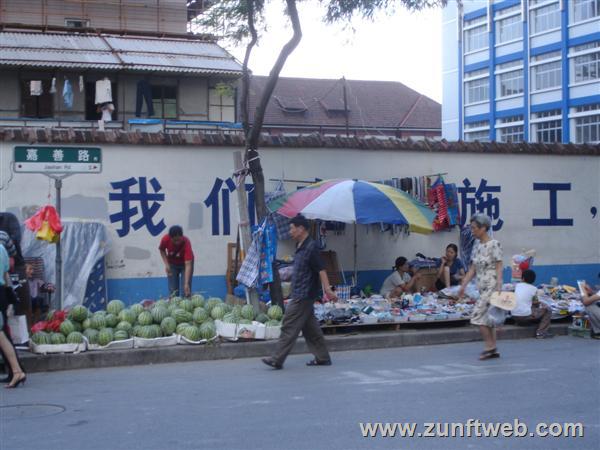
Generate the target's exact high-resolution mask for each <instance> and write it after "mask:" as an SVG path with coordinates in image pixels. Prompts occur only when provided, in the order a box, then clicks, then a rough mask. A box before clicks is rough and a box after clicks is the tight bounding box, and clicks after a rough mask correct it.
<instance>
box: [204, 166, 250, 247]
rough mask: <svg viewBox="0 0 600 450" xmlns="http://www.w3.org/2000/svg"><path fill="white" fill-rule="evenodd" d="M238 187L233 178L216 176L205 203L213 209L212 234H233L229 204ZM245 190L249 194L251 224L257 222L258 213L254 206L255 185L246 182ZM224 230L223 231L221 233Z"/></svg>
mask: <svg viewBox="0 0 600 450" xmlns="http://www.w3.org/2000/svg"><path fill="white" fill-rule="evenodd" d="M236 189H237V187H236V185H235V182H234V181H233V180H232V179H231V178H227V179H226V180H223V179H221V178H218V177H217V178H216V179H215V182H214V184H213V187H212V189H211V191H210V193H209V194H208V197H206V199H205V200H204V205H205V206H206V207H207V208H210V209H211V226H212V235H213V236H219V235H220V234H223V236H229V235H230V234H231V210H230V206H229V203H230V202H229V196H230V195H231V193H232V192H233V191H235V190H236ZM245 190H246V193H247V195H248V215H249V217H250V225H251V226H254V225H255V224H256V214H255V210H254V209H255V208H254V185H253V184H246V185H245ZM221 222H222V223H223V229H222V230H221ZM221 231H222V233H221Z"/></svg>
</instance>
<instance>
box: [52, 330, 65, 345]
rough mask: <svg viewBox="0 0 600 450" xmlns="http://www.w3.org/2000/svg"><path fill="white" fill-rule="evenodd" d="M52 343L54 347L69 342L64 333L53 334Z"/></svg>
mask: <svg viewBox="0 0 600 450" xmlns="http://www.w3.org/2000/svg"><path fill="white" fill-rule="evenodd" d="M50 342H51V343H52V344H54V345H60V344H64V343H65V342H67V339H66V338H65V335H64V334H62V333H52V334H51V335H50Z"/></svg>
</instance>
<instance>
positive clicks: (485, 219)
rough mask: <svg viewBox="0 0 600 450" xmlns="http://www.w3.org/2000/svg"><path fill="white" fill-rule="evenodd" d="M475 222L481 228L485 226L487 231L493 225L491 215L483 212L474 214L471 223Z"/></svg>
mask: <svg viewBox="0 0 600 450" xmlns="http://www.w3.org/2000/svg"><path fill="white" fill-rule="evenodd" d="M473 222H475V223H476V224H477V226H478V227H480V228H481V227H485V230H486V231H489V229H490V228H491V226H492V219H490V218H489V216H486V215H485V214H483V213H477V214H473V215H472V216H471V220H470V222H469V223H473Z"/></svg>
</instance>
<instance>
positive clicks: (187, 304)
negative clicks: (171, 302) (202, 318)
mask: <svg viewBox="0 0 600 450" xmlns="http://www.w3.org/2000/svg"><path fill="white" fill-rule="evenodd" d="M179 307H180V308H181V309H185V310H186V311H187V312H190V313H191V312H192V311H194V305H193V304H192V301H191V300H187V299H185V300H181V301H180V302H179Z"/></svg>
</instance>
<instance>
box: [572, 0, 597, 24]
mask: <svg viewBox="0 0 600 450" xmlns="http://www.w3.org/2000/svg"><path fill="white" fill-rule="evenodd" d="M598 16H600V0H573V22H581V21H583V20H588V19H592V18H594V17H598Z"/></svg>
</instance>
